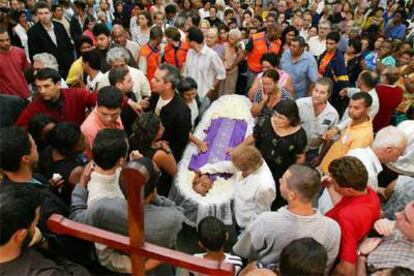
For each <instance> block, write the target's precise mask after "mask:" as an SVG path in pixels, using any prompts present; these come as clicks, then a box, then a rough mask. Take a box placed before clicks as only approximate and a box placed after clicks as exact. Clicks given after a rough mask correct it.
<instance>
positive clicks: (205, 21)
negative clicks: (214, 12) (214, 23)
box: [199, 19, 211, 29]
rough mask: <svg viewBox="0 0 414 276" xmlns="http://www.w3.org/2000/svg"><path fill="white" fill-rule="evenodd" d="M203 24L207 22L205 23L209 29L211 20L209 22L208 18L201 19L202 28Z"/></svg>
mask: <svg viewBox="0 0 414 276" xmlns="http://www.w3.org/2000/svg"><path fill="white" fill-rule="evenodd" d="M202 24H205V25H206V27H207V29H209V28H210V27H211V25H210V22H208V20H207V19H202V20H201V21H200V24H199V26H200V28H201V25H202Z"/></svg>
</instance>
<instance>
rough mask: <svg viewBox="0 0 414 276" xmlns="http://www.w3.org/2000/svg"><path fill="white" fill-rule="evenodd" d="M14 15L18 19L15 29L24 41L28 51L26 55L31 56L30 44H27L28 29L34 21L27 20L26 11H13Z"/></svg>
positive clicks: (23, 43)
mask: <svg viewBox="0 0 414 276" xmlns="http://www.w3.org/2000/svg"><path fill="white" fill-rule="evenodd" d="M12 17H13V19H14V20H16V22H17V25H16V26H15V27H14V31H15V32H16V34H17V36H18V37H19V39H20V41H21V42H22V46H23V48H24V50H25V52H26V56H29V55H28V53H29V51H28V45H27V40H28V38H27V31H28V30H29V29H30V27H32V26H33V23H32V22H29V21H27V18H26V14H25V13H24V11H13V13H12Z"/></svg>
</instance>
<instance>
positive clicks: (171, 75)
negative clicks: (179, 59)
mask: <svg viewBox="0 0 414 276" xmlns="http://www.w3.org/2000/svg"><path fill="white" fill-rule="evenodd" d="M158 69H160V70H163V71H167V72H168V73H167V74H166V75H165V77H164V81H165V82H170V83H171V85H172V87H173V89H175V88H177V86H178V84H179V83H180V72H179V71H178V69H177V68H175V67H174V66H172V65H171V64H166V63H162V64H161V65H160V66H158Z"/></svg>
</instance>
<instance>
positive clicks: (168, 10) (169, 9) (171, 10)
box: [164, 4, 177, 14]
mask: <svg viewBox="0 0 414 276" xmlns="http://www.w3.org/2000/svg"><path fill="white" fill-rule="evenodd" d="M164 11H165V14H171V13H174V14H175V13H177V8H176V7H175V5H174V4H168V5H167V6H166V7H165V9H164Z"/></svg>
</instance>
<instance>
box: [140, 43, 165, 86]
mask: <svg viewBox="0 0 414 276" xmlns="http://www.w3.org/2000/svg"><path fill="white" fill-rule="evenodd" d="M141 58H145V60H146V61H147V62H146V63H147V68H146V69H147V70H146V72H144V73H146V76H147V79H148V81H149V82H150V83H151V80H152V78H153V77H154V74H155V71H156V70H157V68H158V65H159V64H160V63H161V57H160V50H159V49H158V48H153V47H151V46H150V45H149V44H148V43H147V44H145V45H144V46H142V47H141V49H140V51H139V59H141ZM140 69H141V70H143V69H144V68H140ZM143 71H145V70H143Z"/></svg>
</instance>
